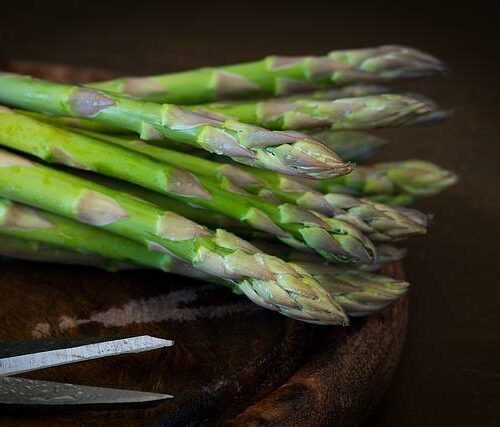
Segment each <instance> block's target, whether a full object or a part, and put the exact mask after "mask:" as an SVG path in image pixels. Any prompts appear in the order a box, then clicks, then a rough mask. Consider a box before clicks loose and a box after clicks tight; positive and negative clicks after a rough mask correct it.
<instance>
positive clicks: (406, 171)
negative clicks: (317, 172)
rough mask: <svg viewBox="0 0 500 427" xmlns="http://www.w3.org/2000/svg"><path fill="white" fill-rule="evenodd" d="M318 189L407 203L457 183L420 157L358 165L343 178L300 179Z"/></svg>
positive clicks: (436, 166)
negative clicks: (417, 158) (316, 180)
mask: <svg viewBox="0 0 500 427" xmlns="http://www.w3.org/2000/svg"><path fill="white" fill-rule="evenodd" d="M301 182H304V183H306V184H307V185H309V186H311V187H313V188H315V189H316V190H318V191H324V192H333V193H344V194H351V195H356V196H363V197H366V196H368V197H372V198H374V199H375V200H380V201H390V200H391V199H392V203H393V204H401V203H403V204H406V203H407V202H410V201H412V200H413V199H415V198H419V197H424V196H433V195H436V194H438V193H440V192H441V191H443V190H445V189H446V188H448V187H450V186H451V185H453V184H455V183H456V182H457V176H456V175H455V174H454V173H452V172H450V171H448V170H445V169H443V168H441V167H439V166H438V165H436V164H434V163H431V162H426V161H422V160H406V161H401V162H387V163H377V164H374V165H370V166H359V167H357V168H356V169H355V170H354V171H353V172H352V173H350V174H349V175H347V176H346V177H342V178H340V177H339V178H337V179H332V180H330V179H327V180H324V181H318V182H315V181H312V180H308V181H305V180H304V181H302V180H301Z"/></svg>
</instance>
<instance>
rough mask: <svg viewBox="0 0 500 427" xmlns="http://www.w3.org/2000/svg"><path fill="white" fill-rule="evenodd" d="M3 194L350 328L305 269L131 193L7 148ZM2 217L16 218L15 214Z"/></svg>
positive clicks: (262, 299) (305, 316)
mask: <svg viewBox="0 0 500 427" xmlns="http://www.w3.org/2000/svg"><path fill="white" fill-rule="evenodd" d="M0 196H2V197H5V198H8V199H11V200H14V201H17V202H20V203H24V204H29V205H31V206H34V207H37V208H39V209H43V210H47V211H50V212H53V213H55V214H58V215H61V216H65V217H67V218H71V219H75V220H77V221H80V222H83V223H86V224H89V225H93V226H95V227H100V228H101V229H103V230H106V231H110V232H112V233H115V234H118V235H120V236H123V237H126V238H129V239H131V240H134V241H136V242H139V243H141V244H142V245H145V246H146V247H148V248H149V249H150V250H152V251H157V252H160V253H166V254H167V255H170V254H173V255H175V256H176V257H178V258H180V259H181V260H183V261H184V262H186V263H188V264H189V265H191V266H193V267H194V268H196V269H198V270H201V271H203V272H205V273H208V274H211V275H213V276H216V277H218V278H220V279H222V280H225V281H226V283H227V284H228V285H229V286H231V287H234V288H236V289H237V290H238V291H240V292H242V293H244V294H245V295H246V296H247V297H249V298H250V299H251V300H252V301H254V302H255V303H257V304H259V305H261V306H263V307H266V308H269V309H272V310H276V311H279V312H280V313H282V314H285V315H287V316H290V317H293V318H295V319H299V320H304V321H307V322H312V323H321V324H339V323H346V318H345V315H344V314H343V312H342V310H341V309H340V307H339V306H338V304H337V303H336V302H335V301H334V300H333V299H332V298H331V297H330V296H329V294H328V293H326V292H325V291H324V289H322V288H321V287H320V286H319V285H318V283H317V282H316V281H315V280H314V279H313V278H312V277H311V276H310V275H309V274H308V273H307V272H305V271H304V270H301V269H300V268H298V267H296V266H294V265H293V264H288V263H285V262H284V261H282V260H281V259H279V258H276V257H272V256H269V255H266V254H264V253H262V252H260V251H258V250H257V249H256V248H255V247H254V246H253V245H251V244H249V243H248V242H246V241H244V240H242V239H240V238H238V237H236V236H235V235H233V234H231V233H228V232H225V231H224V230H221V229H219V230H217V231H215V232H213V231H211V230H209V229H207V228H205V227H203V226H201V225H198V224H197V223H195V222H193V221H190V220H188V219H186V218H184V217H182V216H180V215H178V214H175V213H173V212H169V211H163V210H161V209H158V208H157V207H155V206H154V205H152V204H148V203H146V202H143V201H141V200H139V199H137V198H134V197H133V196H129V195H127V194H124V193H120V192H119V191H115V190H112V189H109V188H107V187H104V186H101V185H99V184H96V183H93V182H91V181H88V180H84V179H82V178H78V177H75V176H72V175H69V174H66V173H63V172H60V171H56V170H52V169H50V168H48V167H44V166H41V165H39V164H37V163H35V162H32V161H30V160H28V159H27V158H25V157H21V156H18V155H15V154H12V153H9V152H7V151H3V150H1V151H0ZM4 218H6V220H7V221H9V220H12V221H16V215H8V214H7V215H6V216H5V215H4ZM4 221H5V219H4ZM26 222H27V224H26V225H25V227H26V228H28V229H30V228H31V227H32V226H31V225H30V221H26ZM42 222H43V221H42ZM15 224H17V222H15ZM22 224H23V223H21V227H22ZM46 226H47V225H46ZM49 226H50V225H49ZM17 227H19V225H17Z"/></svg>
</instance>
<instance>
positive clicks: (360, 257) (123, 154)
mask: <svg viewBox="0 0 500 427" xmlns="http://www.w3.org/2000/svg"><path fill="white" fill-rule="evenodd" d="M0 124H1V126H0V144H2V145H4V146H8V147H11V148H14V149H16V150H19V151H24V152H26V153H29V154H32V155H34V156H37V157H39V158H41V159H44V160H46V161H49V162H55V163H61V164H64V165H67V166H70V167H75V168H80V169H86V170H92V171H95V172H98V173H101V174H103V175H107V176H111V177H114V178H118V179H122V180H125V181H129V182H132V183H135V184H137V185H141V186H143V187H146V188H149V189H151V190H153V191H157V192H160V193H163V194H166V195H168V196H170V197H174V198H176V199H180V200H187V201H189V202H192V203H196V204H197V205H200V206H203V207H206V208H208V209H211V210H214V211H216V212H220V213H222V214H225V215H228V216H229V217H232V218H235V219H238V220H240V221H243V222H244V223H246V224H248V225H249V226H251V227H253V228H256V229H257V230H261V231H265V232H270V233H272V234H275V235H276V236H277V237H278V238H280V239H281V240H283V241H284V242H287V243H289V244H292V245H299V246H304V247H309V248H312V249H314V250H316V251H317V252H318V253H320V254H322V255H323V256H325V257H326V258H328V259H332V260H336V261H338V262H352V263H357V262H362V263H369V262H370V261H373V260H374V257H375V254H374V248H373V245H372V243H371V242H370V241H369V240H368V239H367V238H366V237H365V236H364V235H363V234H362V233H361V232H359V230H358V229H357V228H355V227H353V226H352V225H350V224H349V223H346V222H343V221H340V220H336V219H329V220H328V221H326V222H325V221H323V220H321V219H320V218H318V217H317V216H316V215H314V214H312V213H310V212H308V211H306V210H302V209H300V208H298V207H297V206H294V205H292V204H287V203H283V204H280V205H279V206H277V205H275V204H273V203H270V202H267V201H265V200H262V199H260V198H258V197H255V196H250V195H247V194H244V195H242V194H239V193H237V192H234V191H233V192H232V191H227V190H224V189H221V188H220V185H219V184H218V183H217V182H214V181H212V180H210V179H207V178H205V177H202V176H195V175H193V174H190V173H188V172H185V171H184V170H181V169H177V168H175V167H173V166H169V165H167V164H164V163H160V162H157V161H155V160H153V159H151V158H150V157H147V156H145V155H142V154H138V153H136V152H134V151H131V150H128V149H126V148H122V147H118V146H117V145H113V144H108V143H106V142H104V141H101V140H97V139H93V138H91V137H89V136H86V135H83V134H78V133H74V132H68V131H66V130H64V129H60V128H56V127H53V126H51V125H49V124H46V123H42V122H38V121H36V120H34V119H32V118H30V117H26V116H23V115H20V114H16V113H14V112H11V111H10V112H1V111H0Z"/></svg>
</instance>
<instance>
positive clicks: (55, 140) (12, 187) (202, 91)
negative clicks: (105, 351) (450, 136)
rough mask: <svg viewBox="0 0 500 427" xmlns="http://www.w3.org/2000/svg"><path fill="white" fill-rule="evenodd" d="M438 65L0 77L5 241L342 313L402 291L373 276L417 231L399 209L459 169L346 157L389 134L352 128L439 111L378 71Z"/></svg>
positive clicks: (349, 55)
mask: <svg viewBox="0 0 500 427" xmlns="http://www.w3.org/2000/svg"><path fill="white" fill-rule="evenodd" d="M444 70H445V67H444V65H443V64H442V63H441V62H440V61H439V60H437V59H435V58H434V57H432V56H430V55H428V54H425V53H422V52H420V51H417V50H415V49H411V48H407V47H400V46H383V47H378V48H369V49H356V50H349V51H334V52H331V53H329V54H328V55H326V56H322V57H314V56H308V57H276V56H273V57H268V58H265V59H263V60H261V61H257V62H252V63H245V64H237V65H231V66H225V67H221V68H204V69H199V70H192V71H186V72H181V73H173V74H166V75H160V76H152V77H127V78H121V79H117V80H113V81H107V82H99V83H95V84H90V85H87V86H78V85H68V84H61V83H55V82H49V81H44V80H39V79H34V78H30V77H27V76H21V75H14V74H10V73H0V103H2V104H4V106H0V145H1V146H2V149H0V254H1V255H4V256H9V257H14V258H22V259H29V260H36V261H45V262H54V263H71V264H82V265H90V266H95V267H101V268H105V269H108V270H117V269H123V268H156V269H161V270H163V271H165V272H170V273H176V274H182V275H186V276H190V277H195V278H199V279H203V280H208V281H211V282H214V283H218V284H221V285H225V286H227V287H229V288H230V289H232V290H233V291H234V292H237V293H241V294H244V295H246V296H247V297H248V298H249V299H251V300H252V301H253V302H255V303H256V304H258V305H260V306H262V307H265V308H268V309H271V310H275V311H278V312H280V313H282V314H284V315H287V316H290V317H292V318H295V319H299V320H303V321H306V322H310V323H317V324H348V316H364V315H368V314H370V313H373V312H375V311H377V310H380V309H381V308H383V307H385V306H386V305H387V304H389V303H391V302H392V301H394V300H395V299H397V298H398V297H400V296H401V295H403V294H404V293H405V292H406V289H407V287H408V284H407V283H406V282H402V281H398V280H395V279H392V278H389V277H386V276H383V275H380V274H377V273H376V271H377V270H378V269H379V268H380V267H381V266H382V265H383V264H384V263H388V262H392V261H395V260H399V259H401V258H402V257H403V256H404V250H402V249H400V248H398V247H396V246H394V245H393V244H394V242H397V241H400V240H402V239H405V238H407V237H410V236H414V235H419V234H423V233H425V232H426V229H427V216H426V215H424V214H423V213H421V212H419V211H417V210H415V209H412V208H408V207H402V205H407V204H409V203H411V202H413V201H414V200H415V199H416V198H418V197H421V196H427V195H432V194H437V193H438V192H440V191H442V190H443V189H445V188H446V187H448V186H450V185H451V184H453V183H454V182H455V180H456V177H455V175H453V174H452V173H451V172H448V171H446V170H443V169H441V168H440V167H438V166H436V165H433V164H431V163H428V162H425V161H421V160H409V161H402V162H396V163H379V164H372V165H370V166H355V164H354V162H357V163H360V162H363V161H366V160H367V159H369V158H370V157H372V156H373V155H374V154H375V153H377V152H378V151H379V150H380V149H381V148H383V147H384V146H385V145H386V144H385V141H383V140H382V139H380V138H379V137H376V136H373V135H370V134H366V133H364V132H361V131H360V130H362V129H373V128H378V127H382V126H398V127H402V126H412V125H421V124H428V123H434V122H436V121H438V120H442V119H443V118H445V117H446V113H445V112H443V111H441V110H439V108H438V107H437V106H436V105H435V104H434V103H432V102H431V101H430V100H428V99H426V98H424V97H421V96H415V95H405V94H399V93H394V91H391V89H389V88H387V87H386V86H381V85H380V84H381V83H389V82H392V81H394V80H397V79H405V78H416V77H423V76H428V75H434V74H438V73H442V72H443V71H444ZM266 97H268V98H266ZM269 97H270V98H269ZM299 131H302V132H299Z"/></svg>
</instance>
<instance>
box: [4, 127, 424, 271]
mask: <svg viewBox="0 0 500 427" xmlns="http://www.w3.org/2000/svg"><path fill="white" fill-rule="evenodd" d="M0 132H1V131H0ZM86 134H87V135H93V136H95V137H96V138H99V137H100V138H101V139H103V140H105V141H107V142H111V143H114V144H117V145H120V146H122V147H126V148H129V149H130V150H134V151H137V152H139V153H142V154H145V155H147V156H149V157H151V158H154V159H157V160H159V161H161V162H164V163H167V164H170V165H179V164H182V165H183V167H184V168H185V169H186V170H188V171H190V172H192V173H196V174H197V176H198V179H199V180H200V182H202V183H205V181H204V180H203V178H202V177H201V176H205V177H208V178H211V179H213V180H217V181H219V182H220V185H221V186H222V187H224V188H226V189H228V190H233V191H235V190H236V191H242V190H239V189H240V188H243V189H244V190H246V191H249V192H251V193H253V194H256V195H259V196H260V197H261V198H266V199H267V200H269V202H270V203H274V204H278V205H281V204H282V203H293V204H295V205H298V206H301V207H303V208H306V209H311V210H313V211H317V212H318V213H317V215H318V214H322V215H319V216H320V218H321V219H322V221H323V222H325V223H327V224H330V226H331V227H332V228H334V227H336V226H337V224H338V223H337V221H338V220H342V221H343V222H344V223H349V224H352V225H354V226H356V228H358V229H360V230H361V231H362V232H363V233H365V234H366V235H367V236H368V237H369V238H370V239H372V240H374V241H391V240H394V239H401V238H404V237H408V236H411V235H414V234H422V233H424V232H425V231H426V223H425V216H423V215H422V214H420V213H418V212H417V211H407V212H401V211H399V210H397V209H394V208H391V207H389V206H385V205H383V204H380V203H377V202H374V201H370V200H363V199H357V198H354V197H352V196H348V195H342V194H334V193H331V194H323V193H320V192H317V191H315V190H313V189H311V188H309V187H307V186H305V185H302V184H300V183H298V182H296V181H294V180H293V179H290V178H286V177H283V176H280V175H279V174H276V173H273V172H271V171H262V170H257V169H255V168H245V169H244V170H243V169H242V167H237V166H233V165H228V164H219V163H217V162H215V161H212V160H208V159H201V158H199V157H196V156H193V155H190V154H187V153H179V152H176V151H172V150H166V149H164V148H159V147H154V146H151V145H148V144H145V143H143V142H141V141H133V140H126V139H123V138H118V137H114V136H109V135H96V134H93V133H92V134H90V133H88V132H87V133H86ZM235 185H236V188H235ZM246 197H247V199H248V200H253V199H252V198H250V197H249V196H246ZM242 203H243V200H242ZM200 204H201V203H200ZM204 206H205V207H207V208H210V209H213V210H215V209H216V207H215V208H214V207H210V206H208V205H207V204H205V205H204ZM219 212H221V213H223V214H226V215H229V216H231V212H229V213H228V212H227V211H226V212H222V211H220V210H219ZM233 213H234V212H233ZM410 213H411V215H413V217H410ZM273 218H274V217H273ZM415 218H418V220H417V221H415ZM275 222H276V223H278V221H277V220H275ZM365 262H366V261H365Z"/></svg>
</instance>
